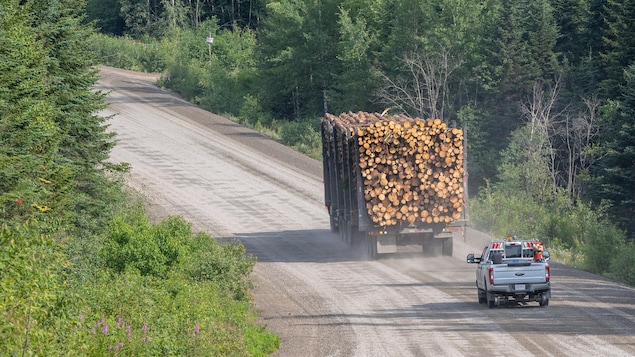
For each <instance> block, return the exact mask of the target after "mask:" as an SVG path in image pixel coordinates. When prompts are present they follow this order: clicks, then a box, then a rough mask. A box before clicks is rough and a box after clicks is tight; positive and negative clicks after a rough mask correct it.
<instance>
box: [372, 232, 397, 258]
mask: <svg viewBox="0 0 635 357" xmlns="http://www.w3.org/2000/svg"><path fill="white" fill-rule="evenodd" d="M377 253H378V254H384V253H397V236H395V235H392V234H386V235H380V236H377Z"/></svg>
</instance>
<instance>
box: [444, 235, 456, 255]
mask: <svg viewBox="0 0 635 357" xmlns="http://www.w3.org/2000/svg"><path fill="white" fill-rule="evenodd" d="M452 250H454V240H453V239H452V238H446V239H444V240H443V246H442V247H441V254H443V255H445V256H446V257H451V256H452Z"/></svg>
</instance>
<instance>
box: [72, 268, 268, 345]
mask: <svg viewBox="0 0 635 357" xmlns="http://www.w3.org/2000/svg"><path fill="white" fill-rule="evenodd" d="M83 295H84V296H85V297H86V301H87V304H86V305H85V307H84V308H83V309H82V310H81V311H79V312H78V314H77V316H75V319H74V320H75V321H76V323H75V325H74V326H73V327H72V328H69V329H68V330H67V331H65V333H64V334H63V335H65V336H68V337H67V338H66V340H67V341H66V343H65V346H68V350H66V351H64V353H61V355H66V354H68V355H73V354H79V355H89V356H103V355H126V356H132V355H139V356H210V355H211V356H227V355H232V356H248V355H249V353H248V352H247V350H248V343H247V341H246V338H245V335H246V329H247V326H250V325H252V324H254V323H255V322H256V321H255V320H256V316H255V314H254V313H252V312H251V311H250V310H249V305H248V303H243V302H237V301H233V300H231V298H230V297H228V296H225V295H224V292H223V291H222V290H221V289H218V288H216V287H214V286H213V284H212V283H210V282H192V281H188V280H187V279H183V276H181V275H179V274H170V276H168V277H167V278H165V279H158V278H155V277H151V276H141V275H139V274H138V273H135V272H126V273H123V274H113V273H112V272H106V271H103V272H102V273H100V274H97V275H96V278H95V281H94V282H93V284H92V285H90V286H89V285H85V286H84V290H83ZM263 335H266V333H265V332H263Z"/></svg>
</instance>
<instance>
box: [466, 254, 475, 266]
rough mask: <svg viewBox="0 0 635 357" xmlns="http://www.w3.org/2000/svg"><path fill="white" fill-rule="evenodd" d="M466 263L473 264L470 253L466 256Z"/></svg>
mask: <svg viewBox="0 0 635 357" xmlns="http://www.w3.org/2000/svg"><path fill="white" fill-rule="evenodd" d="M467 262H468V263H470V264H472V263H474V254H473V253H470V254H468V255H467Z"/></svg>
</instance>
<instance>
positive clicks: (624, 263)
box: [608, 243, 635, 287]
mask: <svg viewBox="0 0 635 357" xmlns="http://www.w3.org/2000/svg"><path fill="white" fill-rule="evenodd" d="M608 275H609V276H610V277H611V278H613V279H615V280H617V281H621V282H624V283H625V284H628V285H630V286H633V287H635V244H633V243H627V244H625V245H624V246H623V247H621V248H620V249H619V250H618V252H617V253H616V255H615V256H614V257H613V259H611V265H610V266H609V274H608Z"/></svg>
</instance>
